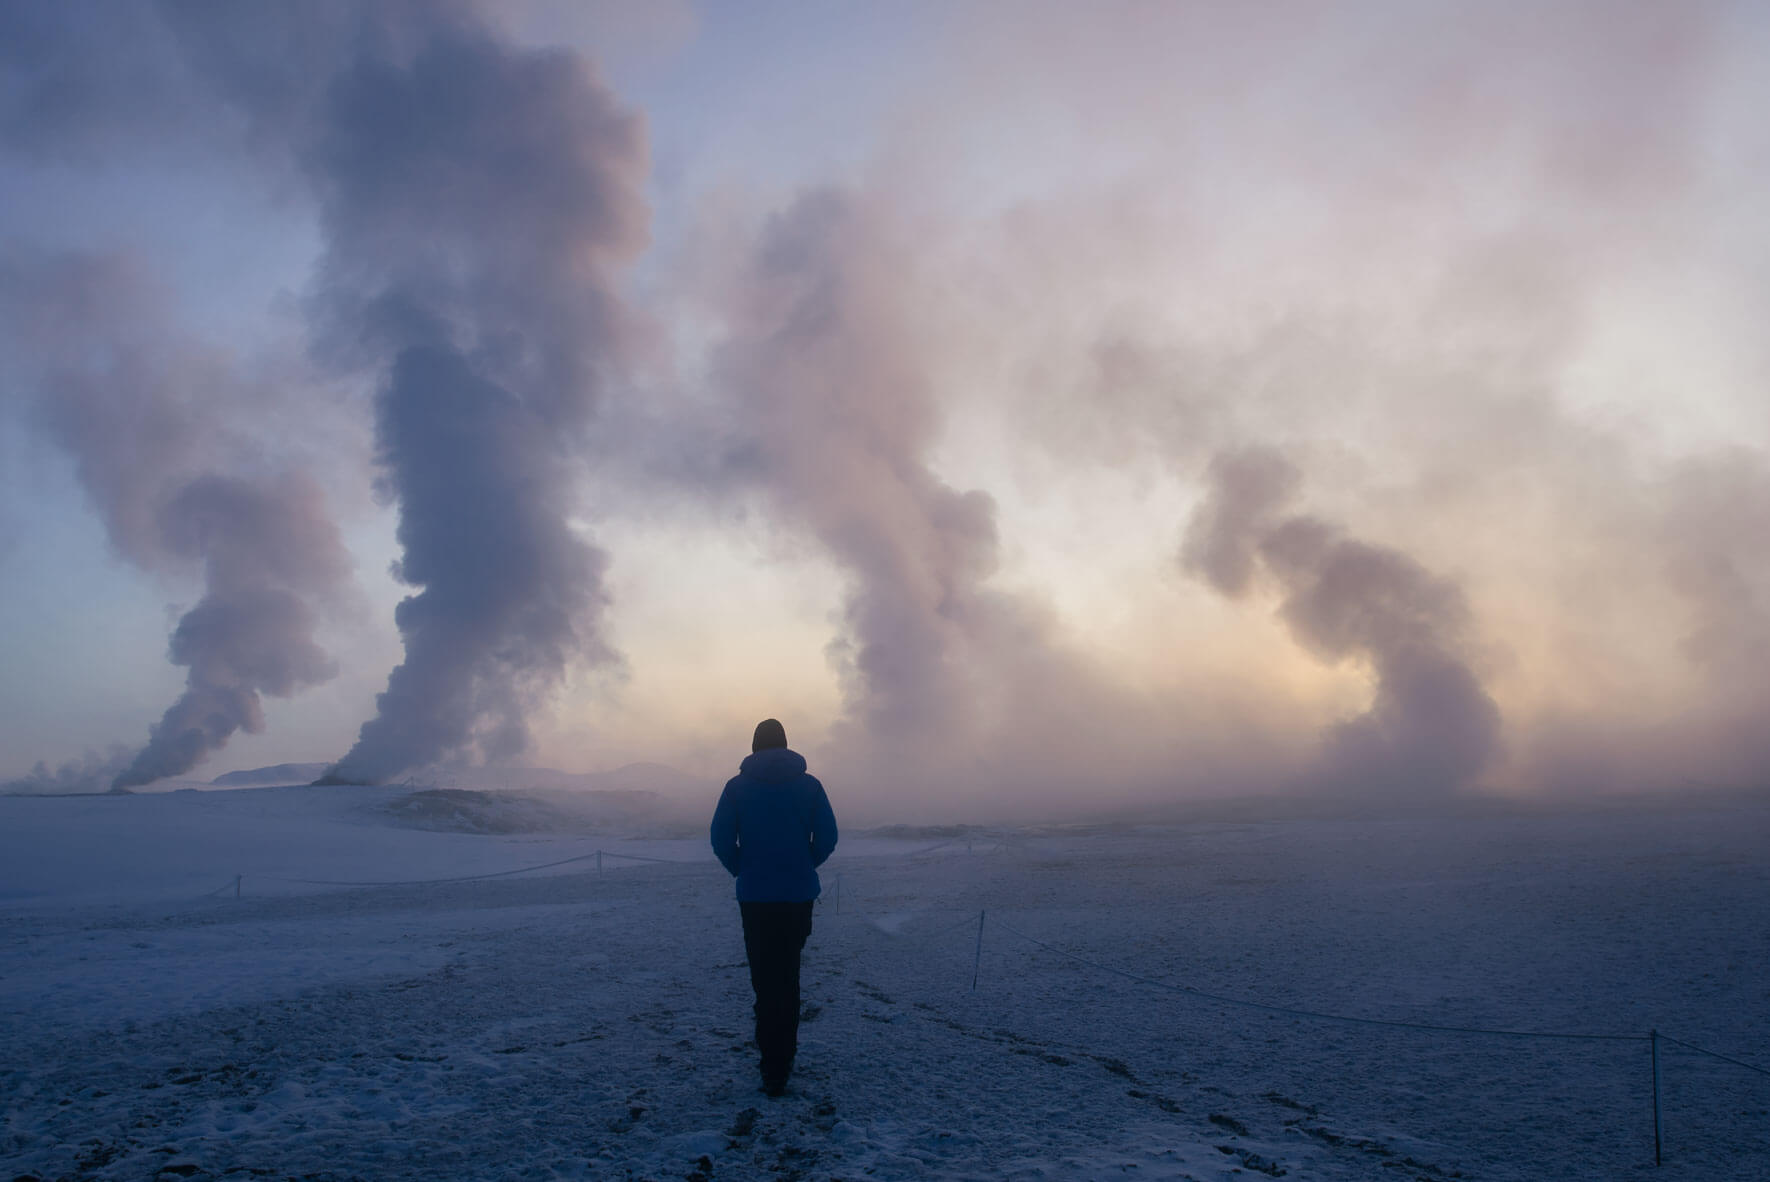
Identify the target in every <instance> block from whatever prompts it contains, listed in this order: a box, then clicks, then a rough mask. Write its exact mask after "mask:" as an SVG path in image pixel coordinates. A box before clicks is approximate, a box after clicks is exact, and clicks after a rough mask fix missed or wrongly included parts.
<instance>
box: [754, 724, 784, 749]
mask: <svg viewBox="0 0 1770 1182" xmlns="http://www.w3.org/2000/svg"><path fill="white" fill-rule="evenodd" d="M786 745H787V728H786V727H784V726H782V725H781V724H780V720H779V719H775V718H764V719H763V720H762V721H761V722H759V723H757V724H756V737H755V738H753V739H751V740H750V750H751V751H752V752H755V751H765V750H767V749H768V748H770V747H785V746H786Z"/></svg>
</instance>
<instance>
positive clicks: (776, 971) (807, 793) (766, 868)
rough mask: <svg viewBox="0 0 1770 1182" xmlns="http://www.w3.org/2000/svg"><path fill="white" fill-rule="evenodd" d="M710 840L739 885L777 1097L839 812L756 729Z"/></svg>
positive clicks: (759, 1021)
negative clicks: (822, 870) (820, 871)
mask: <svg viewBox="0 0 1770 1182" xmlns="http://www.w3.org/2000/svg"><path fill="white" fill-rule="evenodd" d="M712 839H713V852H714V853H715V854H717V855H718V856H719V861H720V862H721V863H722V864H724V866H725V868H726V869H727V870H729V871H730V872H731V874H732V877H734V878H735V879H737V897H738V909H739V911H740V912H741V913H742V916H743V921H744V951H745V953H746V954H747V955H748V957H749V960H750V985H751V987H752V988H753V989H754V990H755V991H756V1005H755V1011H756V1049H757V1050H758V1051H759V1052H761V1056H762V1090H763V1091H765V1092H767V1093H768V1094H769V1095H770V1096H778V1095H780V1094H781V1093H783V1092H784V1091H786V1087H787V1076H788V1075H789V1074H790V1073H791V1072H792V1070H793V1057H794V1056H795V1055H796V1054H797V1053H798V1050H799V954H800V952H802V951H803V950H804V948H805V941H806V940H807V939H808V938H809V937H810V935H811V905H812V903H813V902H814V901H815V900H816V899H817V896H818V893H819V890H820V884H819V883H818V879H817V867H818V866H820V865H822V864H823V861H824V859H825V858H828V857H829V856H830V851H831V850H833V849H835V848H836V814H835V813H834V812H833V811H832V810H831V809H830V798H829V797H828V796H826V795H825V794H824V786H823V785H822V784H821V783H819V782H818V779H817V777H816V776H813V775H811V774H809V773H808V772H806V770H805V758H804V757H803V756H801V755H800V754H798V753H797V752H795V751H793V750H791V749H790V748H788V747H787V732H786V728H784V727H782V726H781V724H780V723H779V722H777V721H776V720H774V719H772V718H768V719H764V720H763V721H762V722H760V723H758V724H757V726H756V734H755V737H754V738H753V739H752V741H751V743H750V755H749V756H748V757H747V758H746V759H745V760H744V761H743V763H742V764H740V765H739V767H738V774H737V775H735V776H733V777H732V778H731V779H730V780H729V781H728V782H727V783H726V785H725V791H724V792H722V793H721V794H720V796H719V805H718V807H717V808H715V809H714V810H713V825H712Z"/></svg>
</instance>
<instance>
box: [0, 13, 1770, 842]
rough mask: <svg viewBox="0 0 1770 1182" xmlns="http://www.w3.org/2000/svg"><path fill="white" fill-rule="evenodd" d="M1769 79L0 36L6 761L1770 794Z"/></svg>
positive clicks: (1546, 28)
mask: <svg viewBox="0 0 1770 1182" xmlns="http://www.w3.org/2000/svg"><path fill="white" fill-rule="evenodd" d="M1767 41H1770V22H1767V21H1766V18H1765V14H1764V11H1763V9H1762V6H1761V5H1756V4H1752V3H1746V2H1744V0H1739V2H1727V0H1713V2H1709V0H1704V2H1700V3H1692V4H1680V5H1675V6H1673V5H1665V4H1652V3H1645V2H1642V3H1635V2H1632V0H1631V2H1626V3H1609V2H1604V3H1600V2H1598V0H1553V2H1551V3H1546V4H1522V3H1504V4H1496V5H1480V6H1471V5H1468V4H1462V3H1452V2H1450V0H1442V2H1440V0H1432V2H1428V3H1423V4H1422V3H1405V4H1404V3H1399V2H1396V3H1390V2H1387V0H1383V2H1378V3H1372V4H1367V5H1360V6H1358V7H1356V8H1355V9H1351V10H1333V11H1329V10H1324V9H1322V8H1320V7H1319V6H1315V5H1308V4H1302V3H1281V4H1276V5H1261V6H1258V7H1257V8H1248V7H1246V6H1226V5H1220V4H1214V3H1173V4H1162V5H1143V4H1122V5H1120V4H1108V5H1104V6H1102V5H1090V6H1085V7H1082V6H1074V5H1067V4H1044V3H1033V4H1012V5H1009V4H993V3H967V4H951V5H908V6H899V5H892V6H880V7H878V8H873V9H867V10H864V11H836V10H827V11H826V10H824V9H822V8H819V7H817V6H810V5H804V6H800V5H781V6H771V7H769V8H767V9H765V10H755V11H740V10H738V9H734V8H730V7H728V6H716V5H695V4H691V3H670V4H663V5H648V6H645V12H644V15H643V16H642V15H639V14H637V13H636V12H634V11H633V10H631V9H629V8H627V7H626V6H618V5H612V6H575V5H560V4H553V3H548V2H544V0H522V2H520V3H510V4H492V3H483V4H482V3H473V2H468V0H458V2H457V0H450V2H446V3H417V2H412V3H405V2H391V0H390V2H387V3H374V4H370V3H346V2H343V0H336V2H332V0H328V2H324V3H314V4H301V5H287V6H278V7H273V8H263V7H258V6H240V5H231V4H222V3H208V2H202V0H165V2H162V3H153V4H141V5H127V6H124V5H117V6H107V5H103V4H96V3H93V4H87V3H75V4H46V3H44V4H37V3H24V4H14V5H8V6H6V8H5V9H4V11H0V46H4V48H3V49H0V185H3V186H4V188H5V190H6V191H7V193H8V201H7V206H8V216H7V226H6V230H5V232H4V234H3V235H0V339H3V340H4V343H5V350H4V358H3V359H0V456H4V457H5V458H6V460H5V465H4V467H3V468H0V488H3V489H4V502H3V507H0V569H3V571H4V578H3V579H0V621H4V624H3V626H0V637H3V638H4V639H0V666H3V667H4V669H5V676H4V678H3V679H0V681H3V684H0V692H3V694H4V697H3V698H0V727H3V728H4V730H0V755H3V756H4V759H3V760H0V776H4V777H7V781H6V789H7V790H8V791H10V792H69V791H96V792H104V791H108V790H110V789H111V788H113V787H116V788H119V789H125V788H142V787H146V786H151V785H153V784H156V783H162V784H163V783H164V782H166V781H168V780H169V779H180V778H195V779H200V780H203V781H208V780H211V779H213V778H214V777H216V776H218V775H222V774H225V773H227V772H229V771H233V770H238V769H250V768H256V767H265V766H274V765H278V764H296V763H324V764H325V765H326V771H325V776H324V778H326V779H330V780H334V781H338V782H341V783H349V784H358V785H374V784H398V783H402V782H404V781H406V780H408V779H410V780H412V781H413V782H414V783H418V784H425V785H430V786H432V787H437V786H439V785H441V782H442V780H443V779H444V778H446V777H448V776H450V775H460V774H463V773H464V772H465V771H467V770H469V769H481V768H489V769H497V768H521V767H541V766H544V767H553V768H560V769H563V770H564V771H565V772H566V773H568V774H573V775H577V774H584V773H594V772H604V771H607V770H609V769H615V768H620V767H623V766H626V765H631V764H634V763H636V762H648V761H649V762H655V763H658V764H663V765H668V766H671V767H674V768H678V769H680V770H681V772H682V773H683V774H684V775H686V776H689V777H692V778H694V779H695V780H696V781H697V782H703V783H709V784H717V783H718V782H720V781H721V780H722V779H723V778H724V777H725V776H727V775H729V774H731V772H732V771H733V770H734V769H735V764H736V762H737V760H738V758H739V757H741V755H742V754H744V748H745V739H746V736H747V735H748V733H749V729H750V727H752V726H753V725H754V723H755V721H756V720H757V719H759V718H763V717H769V716H775V717H780V718H782V719H783V720H784V721H785V723H786V726H787V731H788V735H789V738H790V739H791V741H792V742H793V745H794V746H795V747H796V748H798V749H799V750H801V751H803V752H804V753H805V754H806V755H807V757H808V758H809V759H810V761H811V765H812V767H813V769H814V771H817V772H818V773H819V774H820V775H823V776H824V778H825V780H826V782H827V783H828V785H829V786H830V789H831V792H832V798H833V799H835V800H836V801H837V802H838V808H839V811H840V808H841V806H842V802H844V801H846V802H847V803H848V805H849V806H850V807H851V808H852V809H853V810H854V811H855V813H856V815H864V816H866V817H869V818H873V819H877V820H880V821H888V820H901V821H917V822H920V821H928V822H936V823H948V822H956V821H978V822H985V821H1008V820H1013V819H1020V820H1028V819H1033V818H1042V819H1050V818H1057V817H1069V818H1074V817H1079V816H1083V815H1098V814H1107V813H1110V814H1113V815H1120V816H1123V815H1132V814H1136V815H1154V814H1155V813H1159V812H1160V811H1161V810H1163V809H1173V808H1182V807H1185V806H1186V804H1187V802H1193V801H1200V800H1224V799H1240V798H1246V797H1264V796H1267V795H1270V794H1274V793H1280V794H1289V795H1291V796H1293V797H1299V798H1305V799H1308V800H1311V801H1313V802H1314V805H1320V804H1321V803H1322V802H1362V804H1371V805H1372V806H1373V807H1375V806H1382V805H1385V804H1387V805H1390V806H1395V807H1398V808H1399V807H1401V806H1413V805H1418V806H1421V807H1428V806H1430V807H1436V806H1437V805H1440V804H1442V805H1444V806H1445V807H1455V808H1462V807H1465V806H1467V805H1468V803H1469V802H1470V801H1479V800H1482V799H1485V798H1491V797H1495V796H1499V797H1506V798H1529V799H1535V798H1543V797H1547V798H1554V799H1567V798H1573V797H1578V796H1586V795H1617V794H1623V795H1629V794H1663V793H1666V792H1672V793H1687V794H1692V795H1695V794H1700V793H1703V792H1705V791H1712V790H1715V789H1721V790H1735V791H1753V790H1758V789H1761V788H1762V787H1763V786H1764V784H1765V783H1766V779H1767V777H1770V738H1767V737H1766V736H1767V735H1770V730H1767V729H1766V727H1765V726H1764V719H1765V718H1766V716H1767V714H1770V661H1766V660H1765V659H1764V658H1765V656H1766V655H1767V654H1770V548H1767V547H1765V546H1764V545H1763V544H1762V541H1763V538H1764V537H1765V536H1770V533H1767V531H1770V398H1767V397H1766V384H1767V379H1770V349H1767V348H1766V345H1765V337H1764V334H1763V333H1762V331H1761V326H1762V324H1763V323H1764V319H1765V316H1766V313H1770V298H1767V297H1770V278H1767V277H1770V268H1767V267H1766V266H1765V265H1764V263H1765V260H1766V259H1770V227H1767V225H1766V223H1765V221H1764V219H1763V218H1762V215H1761V213H1760V212H1759V211H1760V210H1761V208H1762V207H1763V206H1764V204H1765V201H1766V198H1767V196H1770V163H1767V162H1770V115H1766V112H1770V93H1767V84H1766V82H1765V78H1764V73H1763V71H1762V70H1761V69H1760V68H1759V64H1760V63H1761V60H1762V57H1763V53H1764V51H1765V49H1766V47H1767ZM1362 804H1361V805H1360V807H1362ZM1314 805H1312V806H1311V807H1314ZM1300 807H1301V806H1300Z"/></svg>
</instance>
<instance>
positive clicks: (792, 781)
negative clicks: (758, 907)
mask: <svg viewBox="0 0 1770 1182" xmlns="http://www.w3.org/2000/svg"><path fill="white" fill-rule="evenodd" d="M712 837H713V852H714V853H715V854H717V855H718V856H719V861H720V862H721V863H722V864H723V865H724V866H725V868H726V869H727V870H729V871H730V872H731V873H732V875H733V877H735V878H736V879H737V897H738V900H739V901H740V902H744V903H761V902H783V903H799V902H804V901H805V900H807V899H815V898H817V896H818V894H819V893H820V891H821V886H820V884H819V883H818V881H817V867H819V866H821V865H823V863H824V859H826V858H828V857H829V856H830V851H831V850H833V849H835V848H836V814H835V813H834V812H833V811H832V810H831V809H830V798H829V797H828V796H825V795H824V786H823V785H822V784H820V783H819V782H818V779H817V777H816V776H813V775H810V774H808V773H807V772H806V770H805V757H804V756H802V755H800V754H799V753H798V752H796V751H793V750H790V749H789V748H786V747H769V748H765V749H763V750H761V751H758V752H756V753H755V754H753V755H750V756H749V757H747V758H746V759H745V760H744V762H743V763H741V764H739V765H738V774H737V775H735V776H733V777H732V778H731V779H730V780H729V781H727V782H726V785H725V791H724V792H722V793H720V795H719V806H718V807H717V808H715V809H714V810H713V829H712Z"/></svg>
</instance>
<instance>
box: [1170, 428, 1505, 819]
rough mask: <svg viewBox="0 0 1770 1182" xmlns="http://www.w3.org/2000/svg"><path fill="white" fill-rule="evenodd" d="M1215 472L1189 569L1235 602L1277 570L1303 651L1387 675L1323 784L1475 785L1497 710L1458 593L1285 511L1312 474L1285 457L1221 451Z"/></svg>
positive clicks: (1393, 788)
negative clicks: (1480, 673)
mask: <svg viewBox="0 0 1770 1182" xmlns="http://www.w3.org/2000/svg"><path fill="white" fill-rule="evenodd" d="M1210 478H1211V487H1210V493H1209V495H1208V496H1207V498H1206V500H1205V503H1204V504H1203V505H1202V506H1201V507H1200V509H1199V511H1198V513H1197V515H1196V516H1195V517H1194V518H1193V521H1192V523H1191V525H1190V527H1189V529H1188V531H1187V535H1186V541H1185V544H1184V546H1183V548H1182V556H1181V557H1182V563H1183V564H1184V566H1185V567H1186V569H1187V570H1189V571H1190V572H1192V573H1193V574H1196V575H1198V576H1199V577H1201V578H1203V579H1204V580H1205V581H1206V582H1208V583H1209V584H1210V585H1211V586H1212V587H1214V588H1215V589H1216V590H1218V591H1220V592H1222V593H1223V594H1225V595H1228V596H1230V597H1232V598H1239V597H1241V596H1244V595H1246V594H1248V593H1249V591H1250V589H1251V588H1252V586H1253V585H1254V583H1255V575H1256V573H1257V572H1258V571H1264V572H1266V573H1267V574H1268V575H1270V576H1271V578H1272V580H1273V581H1274V582H1275V583H1276V584H1277V586H1278V588H1279V589H1280V591H1281V592H1282V593H1283V595H1284V599H1283V603H1282V606H1281V607H1280V609H1279V611H1280V615H1281V616H1282V617H1283V619H1284V621H1285V623H1286V625H1287V626H1288V627H1289V629H1290V632H1291V635H1292V636H1293V637H1294V638H1295V639H1296V640H1297V642H1298V643H1299V644H1301V645H1303V646H1304V647H1305V648H1306V649H1308V650H1309V651H1310V652H1311V653H1313V654H1314V655H1316V656H1318V657H1320V658H1322V659H1324V660H1328V661H1342V660H1346V659H1349V658H1351V659H1358V660H1362V661H1364V662H1367V663H1368V664H1369V666H1370V669H1371V672H1372V674H1373V675H1374V676H1375V678H1376V693H1375V698H1374V700H1373V702H1372V703H1371V707H1370V709H1369V711H1368V712H1366V713H1365V714H1363V715H1361V716H1359V717H1357V718H1354V719H1351V720H1349V721H1347V722H1343V723H1340V724H1339V725H1337V726H1336V727H1334V729H1333V730H1332V731H1331V732H1330V734H1329V735H1328V737H1327V743H1326V752H1325V759H1324V766H1323V768H1322V771H1321V773H1320V775H1321V779H1322V780H1323V781H1324V783H1325V784H1327V785H1329V786H1332V787H1336V788H1341V789H1346V790H1351V791H1360V792H1376V793H1384V794H1393V793H1399V792H1405V791H1418V790H1421V789H1433V788H1436V789H1440V790H1448V789H1455V788H1459V787H1464V786H1467V785H1468V784H1470V783H1472V782H1473V781H1474V780H1475V779H1476V777H1478V776H1479V775H1480V774H1481V772H1482V771H1483V769H1484V768H1486V767H1487V765H1488V763H1489V762H1490V760H1492V758H1493V757H1494V755H1495V754H1496V753H1497V750H1498V746H1499V735H1500V715H1499V710H1498V708H1497V707H1496V706H1495V705H1494V703H1493V700H1492V699H1491V698H1489V697H1488V695H1487V693H1486V691H1485V690H1484V689H1483V688H1482V686H1481V682H1480V680H1479V679H1478V678H1477V677H1476V675H1475V673H1474V671H1473V670H1472V669H1471V668H1470V665H1469V662H1468V659H1467V657H1466V656H1465V654H1464V650H1465V646H1466V642H1467V639H1466V638H1467V633H1468V629H1469V622H1470V621H1469V611H1468V606H1467V604H1466V603H1465V601H1464V599H1463V595H1462V592H1461V591H1460V590H1459V589H1458V588H1457V586H1456V585H1455V584H1454V583H1451V582H1449V581H1448V580H1445V579H1443V578H1441V577H1439V576H1436V575H1434V574H1432V573H1431V572H1430V571H1428V570H1426V569H1425V568H1424V567H1422V566H1420V564H1419V563H1417V562H1415V561H1414V560H1413V559H1411V558H1409V557H1408V556H1407V555H1405V554H1403V553H1401V552H1399V551H1396V550H1392V549H1388V548H1385V547H1381V546H1375V545H1371V544H1369V543H1366V542H1361V541H1359V540H1357V539H1355V538H1348V537H1346V536H1345V535H1344V534H1343V533H1342V532H1341V531H1340V530H1339V529H1337V528H1336V527H1334V526H1332V525H1330V524H1328V523H1326V522H1323V521H1321V520H1319V519H1317V518H1314V517H1309V516H1304V515H1292V516H1281V514H1282V513H1283V511H1284V510H1285V508H1286V507H1287V506H1288V505H1289V504H1290V503H1291V502H1292V501H1294V499H1295V497H1296V495H1297V492H1298V489H1299V487H1300V485H1301V475H1300V473H1299V472H1298V471H1297V469H1296V467H1295V466H1294V465H1293V464H1291V463H1290V462H1289V461H1288V460H1286V459H1285V458H1284V457H1282V456H1280V455H1278V454H1277V453H1275V452H1271V451H1268V450H1264V449H1258V448H1251V449H1247V450H1243V451H1237V452H1227V453H1222V454H1219V455H1218V456H1217V457H1216V459H1215V460H1214V461H1213V462H1212V464H1211V471H1210Z"/></svg>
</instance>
